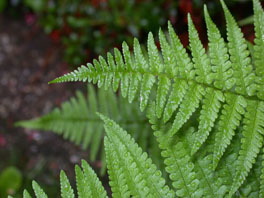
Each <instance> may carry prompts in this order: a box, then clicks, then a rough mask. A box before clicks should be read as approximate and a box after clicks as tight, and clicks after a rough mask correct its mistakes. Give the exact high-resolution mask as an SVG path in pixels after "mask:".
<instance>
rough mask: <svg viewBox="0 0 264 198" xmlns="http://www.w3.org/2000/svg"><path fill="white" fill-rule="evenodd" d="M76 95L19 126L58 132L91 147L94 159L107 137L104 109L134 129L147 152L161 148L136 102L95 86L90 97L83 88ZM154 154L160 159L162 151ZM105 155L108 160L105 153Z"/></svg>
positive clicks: (132, 131)
mask: <svg viewBox="0 0 264 198" xmlns="http://www.w3.org/2000/svg"><path fill="white" fill-rule="evenodd" d="M76 95H77V97H73V98H71V99H70V100H69V101H66V102H64V103H63V104H62V106H61V108H60V109H59V108H55V109H54V110H53V111H51V112H50V113H48V114H46V115H44V116H42V117H40V118H37V119H33V120H28V121H20V122H18V123H16V125H17V126H22V127H25V128H30V129H39V130H45V131H52V132H55V133H57V134H60V135H62V136H63V137H64V138H65V139H69V140H70V141H72V142H74V143H75V144H77V145H82V147H83V148H84V149H86V148H87V147H88V146H90V147H89V148H90V149H89V150H90V159H91V160H92V161H94V160H95V159H96V156H97V154H98V152H99V151H100V146H101V145H102V144H101V143H102V139H103V136H104V133H103V122H102V121H101V119H100V118H99V117H98V116H97V115H96V112H101V113H104V114H105V115H108V116H109V117H111V118H113V119H115V120H116V121H118V122H119V123H120V124H121V125H122V126H123V127H124V128H125V129H127V130H129V131H131V135H132V136H133V137H135V139H136V140H137V141H138V142H139V145H140V146H142V148H143V149H144V150H145V151H148V152H150V150H151V149H152V147H157V148H158V146H157V145H156V144H152V143H151V141H155V139H154V136H153V135H152V134H151V133H150V131H151V129H150V126H149V124H148V121H147V119H146V118H145V115H144V114H143V113H142V112H140V111H139V110H138V108H137V104H136V103H133V104H129V103H128V102H127V101H126V100H125V99H124V98H122V97H118V96H116V95H115V94H114V93H113V92H111V91H104V90H103V89H99V90H98V93H96V90H95V89H94V87H93V86H91V85H90V86H89V87H88V97H87V98H86V97H85V96H84V95H83V94H82V93H81V92H80V91H77V94H76ZM132 114H133V116H131V115H132ZM151 155H152V156H153V158H159V153H152V154H151ZM101 158H102V160H103V162H104V159H103V158H104V154H103V153H102V154H101ZM103 164H104V163H103ZM102 171H103V169H102Z"/></svg>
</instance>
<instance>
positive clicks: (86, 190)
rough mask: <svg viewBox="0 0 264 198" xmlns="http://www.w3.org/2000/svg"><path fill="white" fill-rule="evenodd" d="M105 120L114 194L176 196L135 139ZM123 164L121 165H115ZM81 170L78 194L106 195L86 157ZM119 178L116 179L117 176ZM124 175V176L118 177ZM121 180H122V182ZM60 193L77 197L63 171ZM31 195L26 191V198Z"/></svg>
mask: <svg viewBox="0 0 264 198" xmlns="http://www.w3.org/2000/svg"><path fill="white" fill-rule="evenodd" d="M100 117H101V118H102V119H103V120H104V123H105V130H106V135H107V137H105V141H104V142H105V149H106V155H107V156H106V158H107V159H109V158H111V160H110V161H109V160H107V163H108V166H107V167H108V169H109V175H110V185H111V188H112V191H113V197H120V198H121V197H122V198H123V197H130V196H133V197H175V195H174V193H173V191H172V190H170V188H169V187H168V186H166V185H165V180H164V179H163V178H162V177H161V172H160V171H159V170H157V169H156V166H155V165H154V164H153V163H152V161H151V159H150V158H148V156H147V154H146V153H145V152H142V149H141V148H140V147H138V145H137V144H136V143H135V142H134V140H133V139H132V138H131V136H130V135H129V134H127V132H126V131H124V130H123V129H122V128H120V126H118V125H117V124H116V123H115V122H113V121H112V120H110V119H109V118H107V117H105V116H103V115H100ZM115 166H117V167H120V168H118V169H117V168H116V167H115ZM82 169H83V170H81V169H80V167H79V166H76V168H75V173H76V180H77V193H78V195H79V197H96V198H100V197H107V195H106V191H105V190H104V188H103V186H102V183H101V182H100V181H99V179H98V177H97V176H96V174H95V172H94V171H93V170H92V168H91V167H90V166H89V165H88V163H87V162H85V161H84V160H83V161H82ZM114 175H115V177H117V178H118V179H117V180H116V179H114V178H115V177H114ZM119 178H122V179H119ZM119 182H120V183H119ZM60 183H61V196H62V197H66V196H67V197H74V193H73V190H72V188H71V186H70V184H69V182H68V179H67V177H66V175H65V173H64V172H63V171H62V172H61V177H60ZM33 189H34V192H35V194H36V196H37V197H41V196H42V197H44V196H46V194H45V193H44V191H43V190H42V189H41V188H40V187H39V186H38V185H37V184H36V183H35V182H33ZM26 196H29V194H28V193H27V195H26V194H24V197H26Z"/></svg>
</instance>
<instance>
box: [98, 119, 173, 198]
mask: <svg viewBox="0 0 264 198" xmlns="http://www.w3.org/2000/svg"><path fill="white" fill-rule="evenodd" d="M100 117H101V118H102V120H103V121H104V122H105V130H106V133H107V137H108V138H107V139H108V140H109V142H110V143H111V144H112V146H113V147H116V153H117V154H118V153H119V154H118V155H120V159H119V161H120V162H122V163H125V164H126V165H127V166H129V167H130V169H129V170H130V171H132V170H135V171H136V172H138V173H139V174H138V175H137V177H138V178H134V179H136V180H135V181H137V179H139V180H138V182H140V184H141V185H140V186H138V187H137V188H140V189H142V188H143V189H144V191H142V193H143V192H146V193H148V194H149V196H150V197H174V194H173V193H172V192H171V191H170V189H169V187H168V186H166V185H165V180H164V179H163V178H162V177H161V172H160V171H157V170H156V166H155V165H154V164H153V163H152V161H151V159H149V158H148V157H147V154H146V153H143V152H142V149H141V148H140V147H138V145H137V144H136V143H135V142H134V140H133V139H132V138H131V136H130V135H128V134H127V132H126V131H124V130H123V129H122V128H120V127H119V126H118V125H117V124H116V123H115V122H113V121H112V120H110V119H108V118H107V117H105V116H103V115H100ZM108 140H107V141H108ZM121 159H122V160H121ZM127 160H128V161H127ZM122 167H123V168H126V166H122ZM129 174H130V173H129ZM131 174H135V172H134V171H133V172H131ZM129 190H136V189H129ZM134 193H136V192H134ZM139 193H141V192H139Z"/></svg>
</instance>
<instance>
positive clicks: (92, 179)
mask: <svg viewBox="0 0 264 198" xmlns="http://www.w3.org/2000/svg"><path fill="white" fill-rule="evenodd" d="M82 168H83V173H84V176H85V178H86V180H87V183H88V186H87V188H88V189H89V191H90V192H91V195H92V197H96V198H106V197H107V195H106V191H105V189H104V187H103V185H102V183H101V181H100V180H99V179H98V177H97V175H96V174H95V172H94V170H93V169H92V168H91V167H90V166H89V165H88V163H87V162H86V161H84V160H82Z"/></svg>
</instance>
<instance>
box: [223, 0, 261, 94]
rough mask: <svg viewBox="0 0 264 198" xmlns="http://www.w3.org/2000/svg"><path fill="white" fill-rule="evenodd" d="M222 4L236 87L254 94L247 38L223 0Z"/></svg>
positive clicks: (244, 92) (239, 90) (245, 92)
mask: <svg viewBox="0 0 264 198" xmlns="http://www.w3.org/2000/svg"><path fill="white" fill-rule="evenodd" d="M221 4H222V7H223V10H224V14H225V18H226V29H227V40H228V48H229V53H230V60H231V63H232V68H233V70H234V78H235V80H236V88H235V89H236V91H237V92H238V93H240V94H248V95H253V94H254V92H255V89H256V88H255V85H254V84H252V83H253V81H254V79H255V74H254V72H252V71H253V69H252V65H251V64H250V58H249V51H248V50H247V43H246V40H245V38H244V37H243V33H242V32H241V29H240V28H239V27H238V25H237V23H236V21H235V19H234V18H233V16H232V15H231V13H230V12H229V10H228V8H227V7H226V5H225V3H224V1H223V0H221Z"/></svg>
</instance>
